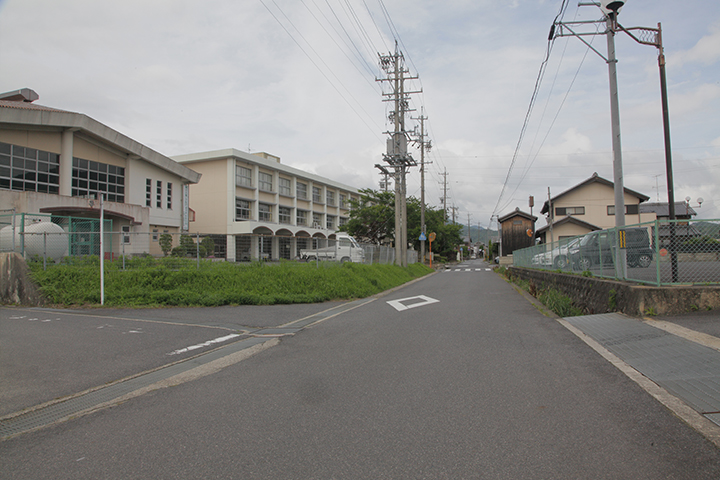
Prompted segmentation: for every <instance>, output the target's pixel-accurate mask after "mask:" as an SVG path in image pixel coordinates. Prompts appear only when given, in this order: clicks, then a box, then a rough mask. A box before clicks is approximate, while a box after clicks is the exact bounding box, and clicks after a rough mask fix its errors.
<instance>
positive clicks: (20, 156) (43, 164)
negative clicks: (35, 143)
mask: <svg viewBox="0 0 720 480" xmlns="http://www.w3.org/2000/svg"><path fill="white" fill-rule="evenodd" d="M0 188H6V189H9V190H20V191H30V192H40V193H54V194H58V193H60V155H58V154H56V153H50V152H44V151H42V150H36V149H34V148H25V147H19V146H17V145H10V144H9V143H0Z"/></svg>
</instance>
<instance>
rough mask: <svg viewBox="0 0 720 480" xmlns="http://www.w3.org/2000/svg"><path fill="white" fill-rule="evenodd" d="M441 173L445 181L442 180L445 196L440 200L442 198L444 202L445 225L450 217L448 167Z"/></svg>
mask: <svg viewBox="0 0 720 480" xmlns="http://www.w3.org/2000/svg"><path fill="white" fill-rule="evenodd" d="M440 175H442V176H443V182H442V185H443V197H442V198H441V199H440V200H442V204H443V225H445V223H447V218H448V214H447V176H448V173H447V168H446V169H445V171H444V172H443V173H441V174H440Z"/></svg>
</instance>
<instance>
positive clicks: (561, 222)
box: [535, 215, 602, 236]
mask: <svg viewBox="0 0 720 480" xmlns="http://www.w3.org/2000/svg"><path fill="white" fill-rule="evenodd" d="M566 223H572V224H574V225H578V226H580V227H583V228H587V229H588V230H590V231H591V232H594V231H595V230H602V229H601V228H600V227H598V226H597V225H593V224H592V223H588V222H583V221H582V220H578V218H577V217H573V216H572V215H568V216H567V217H565V218H563V219H561V220H558V221H557V222H554V223H553V224H552V225H553V228H556V227H559V226H561V225H565V224H566ZM548 230H550V224H548V225H545V226H544V227H542V228H538V229H537V230H536V231H535V235H536V236H537V235H539V234H542V233H545V232H546V231H548Z"/></svg>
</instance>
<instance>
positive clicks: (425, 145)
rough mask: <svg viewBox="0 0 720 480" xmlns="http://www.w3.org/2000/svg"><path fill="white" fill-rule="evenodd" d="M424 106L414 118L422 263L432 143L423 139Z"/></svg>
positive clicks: (422, 258) (424, 134)
mask: <svg viewBox="0 0 720 480" xmlns="http://www.w3.org/2000/svg"><path fill="white" fill-rule="evenodd" d="M424 113H425V108H424V107H422V108H421V110H420V117H419V118H415V119H414V120H420V134H419V136H418V138H416V139H415V144H419V145H420V231H421V232H422V235H421V240H420V259H421V262H422V263H425V240H422V239H423V238H426V237H427V225H425V165H428V164H430V163H432V162H426V161H425V152H426V151H428V152H429V151H430V149H432V143H431V142H430V140H427V141H426V140H425V137H426V136H427V134H426V133H425V120H427V117H426V116H424Z"/></svg>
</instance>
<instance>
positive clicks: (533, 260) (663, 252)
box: [513, 220, 720, 285]
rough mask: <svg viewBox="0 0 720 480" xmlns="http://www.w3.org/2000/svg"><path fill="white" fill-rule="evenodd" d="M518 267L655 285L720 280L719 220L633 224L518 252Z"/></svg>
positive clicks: (514, 257) (515, 253)
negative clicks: (584, 274)
mask: <svg viewBox="0 0 720 480" xmlns="http://www.w3.org/2000/svg"><path fill="white" fill-rule="evenodd" d="M513 264H514V265H515V266H517V267H527V268H537V269H544V270H559V271H565V272H576V273H582V272H590V273H591V274H592V275H594V276H597V277H604V278H614V279H619V280H623V279H625V280H632V281H636V282H640V283H646V284H651V285H672V284H717V283H720V220H698V221H691V222H688V221H687V220H676V221H673V222H669V221H660V220H656V221H654V222H647V223H641V224H637V225H628V226H626V227H622V228H611V229H608V230H600V231H595V232H590V233H588V234H586V235H583V236H580V237H572V238H563V239H560V240H558V241H556V242H552V243H547V244H541V245H536V246H534V247H529V248H524V249H522V250H516V251H515V252H513Z"/></svg>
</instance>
